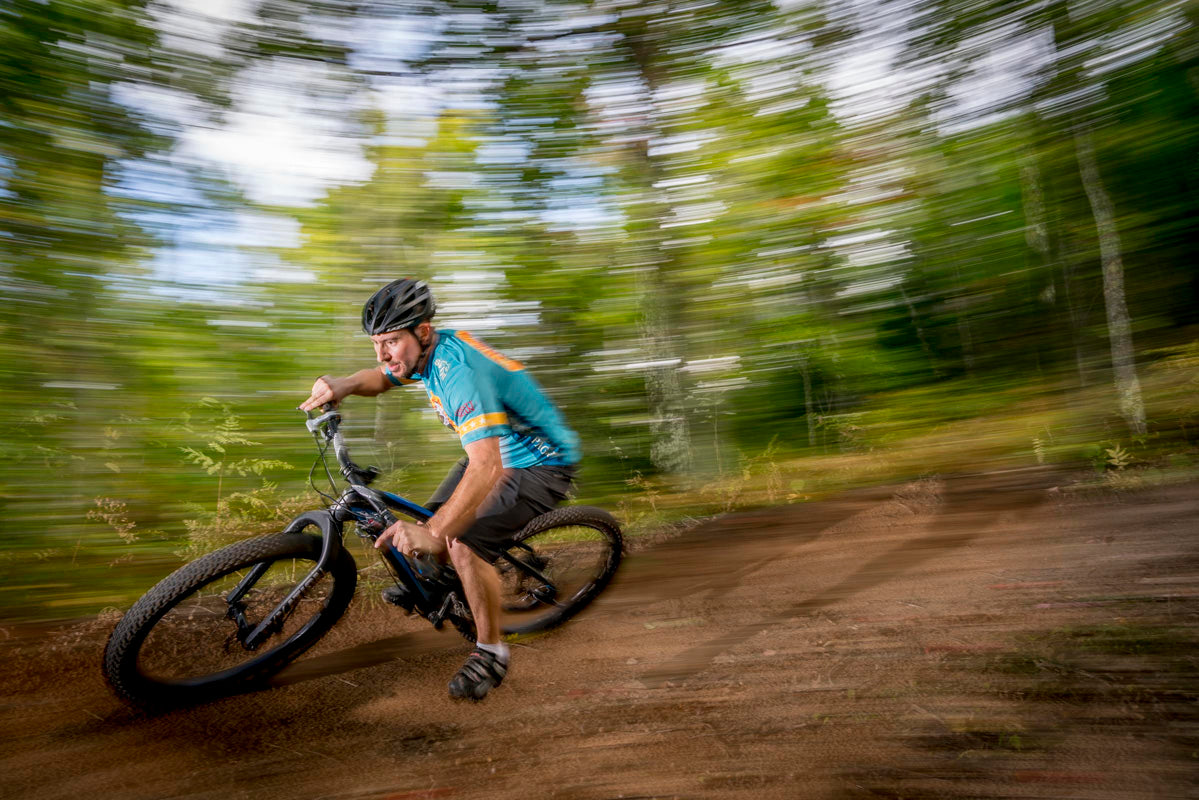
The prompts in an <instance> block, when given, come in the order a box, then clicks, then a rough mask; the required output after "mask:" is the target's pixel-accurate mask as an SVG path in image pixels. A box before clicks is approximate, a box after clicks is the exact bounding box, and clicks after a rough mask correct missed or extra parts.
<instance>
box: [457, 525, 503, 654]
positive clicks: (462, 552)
mask: <svg viewBox="0 0 1199 800" xmlns="http://www.w3.org/2000/svg"><path fill="white" fill-rule="evenodd" d="M450 561H452V562H453V564H454V569H455V570H456V571H457V572H458V577H459V579H461V581H462V589H463V591H465V592H466V602H467V604H468V605H469V606H470V613H471V614H472V615H473V616H474V618H475V630H476V631H477V632H478V637H479V643H480V644H499V642H500V575H499V573H498V572H497V571H496V569H495V566H494V565H493V564H489V563H488V562H486V561H484V560H483V559H481V558H479V556H478V555H477V554H476V553H475V551H474V550H471V549H470V548H469V547H468V546H466V545H465V544H463V543H462V542H461V541H456V542H454V543H453V544H451V545H450Z"/></svg>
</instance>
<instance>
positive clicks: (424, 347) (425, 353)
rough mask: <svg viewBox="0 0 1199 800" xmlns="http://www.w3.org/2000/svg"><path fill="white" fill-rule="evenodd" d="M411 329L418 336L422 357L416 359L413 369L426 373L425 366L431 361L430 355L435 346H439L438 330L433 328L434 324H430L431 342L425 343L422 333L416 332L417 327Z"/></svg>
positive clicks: (422, 373)
mask: <svg viewBox="0 0 1199 800" xmlns="http://www.w3.org/2000/svg"><path fill="white" fill-rule="evenodd" d="M421 324H422V325H423V324H424V323H421ZM411 330H412V335H413V336H415V337H416V341H417V343H418V344H420V346H421V349H420V358H418V359H417V360H416V368H415V370H413V371H414V372H418V373H420V374H421V375H424V374H425V367H426V366H427V365H428V363H429V356H430V355H431V354H432V353H433V348H434V347H436V346H437V339H438V336H437V331H435V330H433V326H432V325H430V326H429V343H428V344H425V343H423V342H421V340H420V334H418V333H417V332H416V328H412V329H411Z"/></svg>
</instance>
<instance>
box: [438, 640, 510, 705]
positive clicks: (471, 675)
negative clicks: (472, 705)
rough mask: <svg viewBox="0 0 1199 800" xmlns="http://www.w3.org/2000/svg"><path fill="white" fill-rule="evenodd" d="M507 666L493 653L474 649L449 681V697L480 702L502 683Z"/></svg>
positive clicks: (506, 672)
mask: <svg viewBox="0 0 1199 800" xmlns="http://www.w3.org/2000/svg"><path fill="white" fill-rule="evenodd" d="M507 674H508V664H507V663H505V662H503V661H500V660H499V658H497V657H496V655H495V654H494V653H489V652H487V651H486V650H480V649H478V648H475V651H474V652H473V653H471V654H470V657H469V658H467V659H466V663H465V664H463V665H462V669H460V670H458V674H457V675H455V676H454V678H453V680H451V681H450V697H453V698H456V699H458V700H475V701H478V700H482V699H483V698H484V697H486V696H487V693H488V692H489V691H491V690H492V689H494V688H495V687H497V686H499V685H500V684H501V683H503V682H504V676H505V675H507Z"/></svg>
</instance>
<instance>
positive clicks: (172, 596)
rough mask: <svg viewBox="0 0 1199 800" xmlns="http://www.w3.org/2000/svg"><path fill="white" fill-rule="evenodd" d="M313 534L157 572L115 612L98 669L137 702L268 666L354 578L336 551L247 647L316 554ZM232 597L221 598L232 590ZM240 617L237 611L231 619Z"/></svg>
mask: <svg viewBox="0 0 1199 800" xmlns="http://www.w3.org/2000/svg"><path fill="white" fill-rule="evenodd" d="M320 553H321V540H320V539H319V538H317V537H314V536H309V535H306V534H296V533H277V534H272V535H270V536H263V537H260V538H257V539H250V540H247V541H244V542H238V543H237V544H234V545H230V546H229V547H226V548H223V549H221V550H218V551H216V552H214V553H209V554H208V555H206V556H204V557H202V558H200V559H197V560H196V561H193V562H192V563H190V564H188V565H187V566H185V567H183V568H182V569H179V570H177V571H176V572H174V573H172V574H171V575H169V576H167V577H166V578H164V579H163V580H162V581H161V582H160V583H158V584H157V585H156V586H155V587H154V588H152V589H151V590H150V591H149V592H147V593H146V594H145V596H143V597H142V598H141V599H140V600H138V601H137V603H135V604H134V605H133V607H132V608H130V609H129V611H128V612H127V613H126V614H125V616H124V617H122V618H121V621H120V622H118V623H117V626H116V628H115V629H114V630H113V632H112V635H111V636H110V637H109V640H108V646H107V648H106V649H105V653H104V676H105V678H106V679H107V680H108V682H109V684H110V685H111V686H112V688H113V689H114V691H116V693H117V694H118V695H120V696H121V697H122V698H123V699H125V700H127V701H129V702H131V703H133V704H135V705H139V706H144V707H169V706H177V705H187V704H191V703H196V702H202V701H205V700H210V699H213V698H215V697H219V696H223V695H228V694H233V693H236V692H238V691H242V690H244V689H247V688H250V687H252V686H254V685H256V684H258V683H260V682H261V681H264V680H265V679H266V678H268V677H270V676H271V675H273V674H274V673H275V672H277V671H278V670H279V669H281V668H282V667H283V666H284V665H285V664H287V663H288V662H289V661H291V660H292V659H294V658H296V657H297V656H298V655H300V654H301V653H302V652H304V650H306V649H308V648H309V647H311V646H312V645H313V644H314V643H315V642H316V641H317V640H318V639H319V638H320V637H321V636H323V635H324V634H325V633H326V632H327V631H328V630H329V628H331V627H332V626H333V624H334V623H335V622H336V621H337V620H338V619H339V618H340V617H341V615H342V614H343V613H345V610H346V608H347V607H348V606H349V604H350V600H351V599H353V596H354V588H355V585H356V583H357V580H358V573H357V569H356V568H355V564H354V559H353V557H352V556H351V555H350V554H349V553H348V552H347V551H345V550H342V551H341V552H340V553H339V555H338V557H337V558H336V559H335V560H334V562H333V565H332V567H331V568H330V569H328V570H326V571H325V572H323V573H321V575H320V577H319V579H318V580H317V581H316V582H315V583H314V584H313V585H312V586H310V587H309V588H308V590H307V591H306V592H304V593H303V594H302V595H300V596H299V598H298V599H297V600H296V601H295V603H294V604H293V605H292V606H291V608H290V610H289V612H288V613H287V614H285V615H284V616H283V618H282V619H281V621H280V625H279V626H278V629H277V630H275V631H273V632H272V633H271V635H270V637H269V638H268V639H266V641H264V642H263V643H262V644H261V645H260V646H259V647H257V648H256V649H254V650H248V649H246V647H244V646H243V644H242V642H241V639H240V638H239V629H240V631H241V633H242V635H243V636H244V633H245V632H246V631H247V630H251V629H253V628H254V627H256V626H257V624H258V623H259V622H261V621H262V620H263V619H264V618H265V617H266V615H268V614H270V613H271V612H272V611H273V610H275V609H276V608H277V607H278V606H279V605H280V603H282V602H283V600H284V599H285V598H286V597H287V596H288V595H289V594H290V592H291V591H292V589H294V588H295V587H296V585H297V584H298V583H299V582H300V581H301V580H303V579H304V577H305V576H307V575H308V573H309V572H310V571H311V570H312V568H313V567H314V566H315V565H316V563H317V561H318V560H319V559H320ZM234 593H236V594H240V595H241V597H240V600H237V601H235V602H233V603H230V602H229V598H230V596H231V594H234ZM239 617H240V619H239Z"/></svg>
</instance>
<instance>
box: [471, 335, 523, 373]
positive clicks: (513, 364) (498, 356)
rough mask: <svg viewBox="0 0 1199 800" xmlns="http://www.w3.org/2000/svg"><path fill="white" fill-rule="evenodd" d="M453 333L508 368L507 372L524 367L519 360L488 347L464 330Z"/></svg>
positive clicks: (516, 370)
mask: <svg viewBox="0 0 1199 800" xmlns="http://www.w3.org/2000/svg"><path fill="white" fill-rule="evenodd" d="M454 335H455V336H457V337H458V338H459V339H461V340H462V341H464V342H466V343H467V344H469V345H470V346H471V347H473V348H475V349H476V350H478V351H479V352H480V353H482V354H483V355H485V356H487V357H488V358H490V359H491V360H492V361H494V362H495V363H497V364H499V365H500V366H501V367H503V368H504V369H506V370H508V371H509V372H519V371H520V370H522V369H524V368H525V365H524V364H522V363H520V362H519V361H516V360H514V359H511V358H508V357H507V356H506V355H504V354H503V353H500V352H497V351H496V350H493V349H491V348H490V347H488V346H487V345H485V344H483V343H482V342H480V341H479V340H478V339H476V338H475V337H473V336H471V335H470V334H469V333H467V332H466V331H457V332H456V333H455V334H454Z"/></svg>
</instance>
